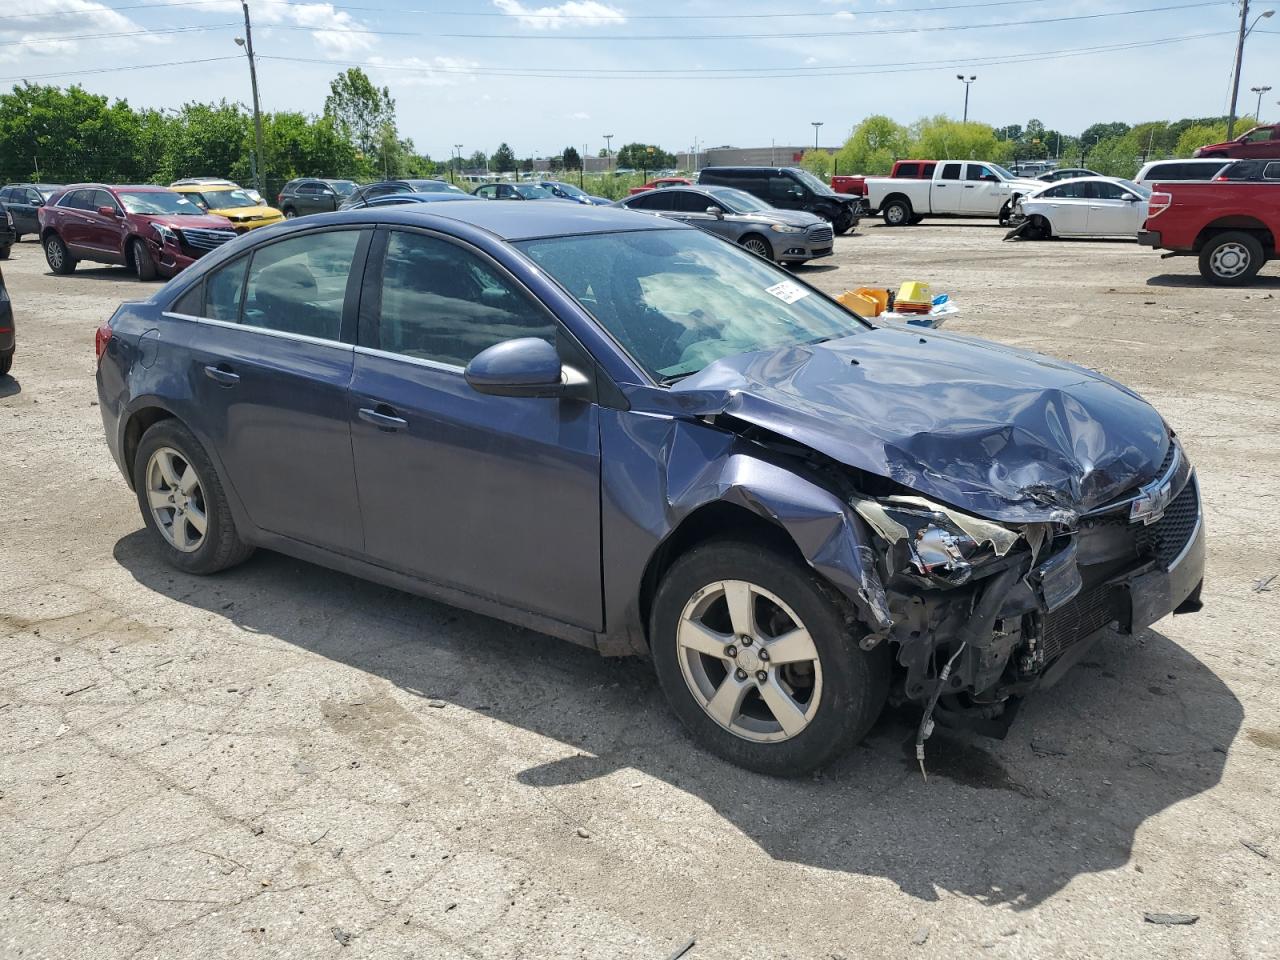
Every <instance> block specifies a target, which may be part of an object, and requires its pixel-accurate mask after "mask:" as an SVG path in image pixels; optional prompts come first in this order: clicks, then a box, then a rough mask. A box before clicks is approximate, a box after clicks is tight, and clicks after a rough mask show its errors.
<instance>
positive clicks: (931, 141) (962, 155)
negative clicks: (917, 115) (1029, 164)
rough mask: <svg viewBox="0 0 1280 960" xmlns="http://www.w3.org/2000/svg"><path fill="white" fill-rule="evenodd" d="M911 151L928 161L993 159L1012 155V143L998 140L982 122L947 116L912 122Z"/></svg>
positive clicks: (996, 159) (1008, 157)
mask: <svg viewBox="0 0 1280 960" xmlns="http://www.w3.org/2000/svg"><path fill="white" fill-rule="evenodd" d="M911 134H912V144H911V149H912V152H913V153H915V154H918V155H919V156H920V157H922V158H925V159H930V160H993V161H995V162H997V163H1001V162H1004V161H1008V160H1010V159H1012V158H1013V154H1014V145H1013V144H1011V143H1009V142H1008V141H1005V140H997V139H996V132H995V130H993V129H992V128H991V127H989V126H988V125H987V124H985V123H976V122H974V121H970V122H969V123H963V122H960V121H958V120H952V119H950V118H949V117H942V116H939V117H925V118H924V119H922V120H919V121H917V122H916V123H915V124H913V125H912V128H911Z"/></svg>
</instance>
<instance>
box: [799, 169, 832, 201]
mask: <svg viewBox="0 0 1280 960" xmlns="http://www.w3.org/2000/svg"><path fill="white" fill-rule="evenodd" d="M791 172H792V173H794V174H795V175H796V176H797V177H799V178H800V182H801V183H803V184H804V185H805V186H806V187H808V188H809V189H810V190H812V191H813V192H814V193H816V194H818V195H819V196H823V197H830V196H832V195H834V194H835V191H834V190H832V189H831V188H830V187H828V186H827V185H826V184H825V183H823V182H822V181H821V180H819V179H818V178H817V177H815V176H814V175H813V174H812V173H810V172H809V171H808V170H793V171H791Z"/></svg>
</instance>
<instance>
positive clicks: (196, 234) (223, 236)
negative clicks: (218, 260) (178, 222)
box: [181, 227, 236, 256]
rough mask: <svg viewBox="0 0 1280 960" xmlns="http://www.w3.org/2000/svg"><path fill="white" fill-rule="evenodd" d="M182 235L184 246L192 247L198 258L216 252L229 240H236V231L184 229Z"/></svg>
mask: <svg viewBox="0 0 1280 960" xmlns="http://www.w3.org/2000/svg"><path fill="white" fill-rule="evenodd" d="M181 233H182V245H183V246H184V247H190V248H191V249H192V250H193V251H195V254H196V256H199V255H200V254H202V253H208V252H209V251H210V250H216V249H218V247H220V246H222V245H223V244H224V243H226V242H227V241H228V240H234V239H235V238H236V234H235V231H234V230H199V229H192V228H187V227H183V228H182V231H181Z"/></svg>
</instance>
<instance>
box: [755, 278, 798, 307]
mask: <svg viewBox="0 0 1280 960" xmlns="http://www.w3.org/2000/svg"><path fill="white" fill-rule="evenodd" d="M764 292H765V293H767V294H769V295H770V296H774V297H777V298H778V299H779V300H781V301H782V302H783V303H795V302H796V301H797V300H802V299H804V298H805V297H807V296H808V295H809V291H808V290H806V289H805V288H804V287H802V286H800V284H798V283H795V282H794V281H792V280H783V281H782V282H781V283H775V284H774V285H773V286H772V287H765V288H764Z"/></svg>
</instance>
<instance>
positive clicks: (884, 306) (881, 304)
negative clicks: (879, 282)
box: [854, 287, 889, 317]
mask: <svg viewBox="0 0 1280 960" xmlns="http://www.w3.org/2000/svg"><path fill="white" fill-rule="evenodd" d="M854 293H859V294H861V295H862V296H864V297H869V298H870V299H872V300H874V301H875V303H876V312H875V313H873V314H872V316H874V317H878V316H880V314H882V313H884V312H885V311H886V310H888V309H889V291H888V290H876V289H874V288H872V287H859V288H858V289H857V290H855V291H854Z"/></svg>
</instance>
